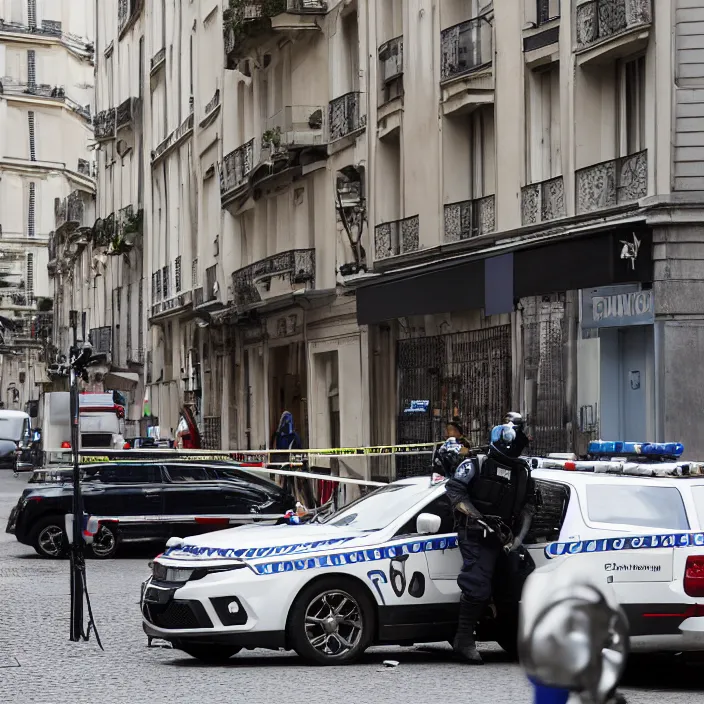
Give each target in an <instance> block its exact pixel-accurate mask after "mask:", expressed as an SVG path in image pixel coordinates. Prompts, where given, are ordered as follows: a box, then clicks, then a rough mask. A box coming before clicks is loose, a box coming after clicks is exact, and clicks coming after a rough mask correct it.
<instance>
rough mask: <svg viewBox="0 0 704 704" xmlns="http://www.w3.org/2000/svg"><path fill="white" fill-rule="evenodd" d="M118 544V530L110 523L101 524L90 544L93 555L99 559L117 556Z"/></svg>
mask: <svg viewBox="0 0 704 704" xmlns="http://www.w3.org/2000/svg"><path fill="white" fill-rule="evenodd" d="M118 544H119V539H118V535H117V530H116V529H115V528H113V527H112V526H109V525H101V526H100V528H99V529H98V532H97V533H96V534H95V536H94V537H93V543H92V545H91V546H90V547H91V552H92V555H93V557H96V558H98V559H99V560H108V559H109V558H111V557H114V556H115V553H116V552H117V547H118Z"/></svg>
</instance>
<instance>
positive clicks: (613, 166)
mask: <svg viewBox="0 0 704 704" xmlns="http://www.w3.org/2000/svg"><path fill="white" fill-rule="evenodd" d="M575 190H576V197H575V200H576V210H577V214H578V215H579V214H580V213H589V212H592V211H594V210H601V209H603V208H612V207H614V206H617V205H621V204H623V203H632V202H634V201H637V200H640V199H641V198H644V197H645V196H646V195H648V151H647V150H644V151H642V152H637V153H635V154H631V155H629V156H624V157H619V158H618V159H612V160H610V161H602V162H601V163H599V164H594V165H593V166H587V167H586V168H584V169H579V170H578V171H576V172H575Z"/></svg>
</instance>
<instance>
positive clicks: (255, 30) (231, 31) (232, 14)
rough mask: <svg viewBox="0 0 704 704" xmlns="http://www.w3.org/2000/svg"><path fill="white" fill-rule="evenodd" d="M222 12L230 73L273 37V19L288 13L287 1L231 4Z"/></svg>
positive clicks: (250, 0)
mask: <svg viewBox="0 0 704 704" xmlns="http://www.w3.org/2000/svg"><path fill="white" fill-rule="evenodd" d="M229 2H230V6H229V7H228V8H227V9H226V10H225V11H224V12H223V16H222V19H223V39H224V43H225V59H226V66H227V68H228V69H234V68H237V64H238V62H239V61H240V60H242V59H244V58H246V56H247V55H248V54H249V53H250V52H251V51H252V50H253V49H254V48H255V47H256V46H257V45H258V44H259V43H260V42H262V41H264V40H265V39H266V38H267V37H269V36H270V35H271V32H272V27H271V18H272V17H274V16H276V15H280V14H282V13H285V12H286V7H287V3H286V0H229Z"/></svg>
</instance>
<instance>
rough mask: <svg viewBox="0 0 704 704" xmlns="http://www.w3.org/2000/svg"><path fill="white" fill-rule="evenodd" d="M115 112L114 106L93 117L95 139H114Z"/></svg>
mask: <svg viewBox="0 0 704 704" xmlns="http://www.w3.org/2000/svg"><path fill="white" fill-rule="evenodd" d="M116 113H117V111H116V110H115V108H108V109H107V110H103V111H102V112H99V113H98V114H97V115H96V116H95V117H94V118H93V130H94V132H95V139H96V140H97V141H103V140H108V139H115V119H116Z"/></svg>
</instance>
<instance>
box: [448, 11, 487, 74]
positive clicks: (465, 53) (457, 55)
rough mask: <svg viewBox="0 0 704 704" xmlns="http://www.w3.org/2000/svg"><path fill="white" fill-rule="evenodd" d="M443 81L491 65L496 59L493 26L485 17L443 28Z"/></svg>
mask: <svg viewBox="0 0 704 704" xmlns="http://www.w3.org/2000/svg"><path fill="white" fill-rule="evenodd" d="M440 45H441V49H440V51H441V56H442V64H441V68H440V75H441V80H443V81H447V80H449V79H451V78H456V77H457V76H461V75H463V74H465V73H469V72H471V71H476V70H477V69H479V68H482V67H483V66H488V65H490V64H491V62H492V60H493V34H492V26H491V23H490V22H489V20H488V18H487V17H486V16H481V17H475V18H474V19H472V20H469V21H467V22H461V23H460V24H456V25H455V26H454V27H449V28H448V29H446V30H444V31H443V32H442V33H441V36H440Z"/></svg>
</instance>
